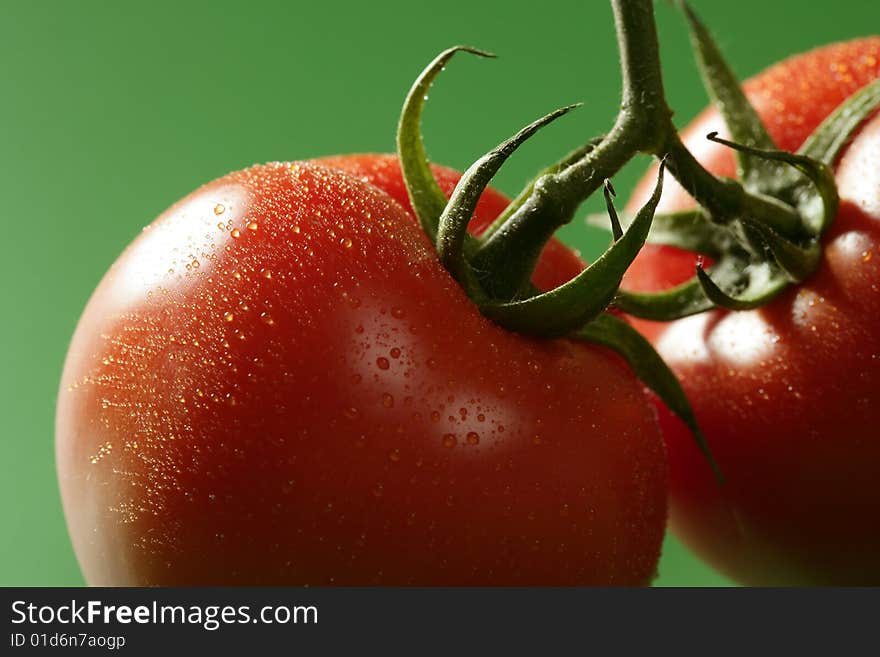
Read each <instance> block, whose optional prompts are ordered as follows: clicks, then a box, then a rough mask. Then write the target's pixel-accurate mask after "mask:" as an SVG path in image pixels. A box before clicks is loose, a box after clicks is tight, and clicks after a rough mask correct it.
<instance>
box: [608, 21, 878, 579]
mask: <svg viewBox="0 0 880 657" xmlns="http://www.w3.org/2000/svg"><path fill="white" fill-rule="evenodd" d="M878 76H880V38H878V37H873V38H869V39H863V40H858V41H852V42H848V43H843V44H838V45H833V46H828V47H825V48H821V49H819V50H815V51H813V52H810V53H807V54H805V55H801V56H798V57H795V58H793V59H790V60H788V61H785V62H782V63H781V64H778V65H776V66H774V67H773V68H771V69H769V70H768V71H767V72H765V73H763V74H761V75H759V76H758V77H756V78H754V79H753V80H751V81H750V82H748V83H747V84H746V85H745V88H746V90H747V92H748V95H749V98H750V99H751V100H752V102H753V103H754V105H755V107H756V108H757V110H758V113H759V115H760V116H761V118H762V120H763V121H764V123H765V124H766V125H767V128H768V129H769V131H770V133H771V134H772V136H773V137H774V139H775V140H776V142H777V143H778V145H779V146H780V147H781V148H784V149H788V150H796V149H797V148H798V147H799V146H800V144H801V143H802V142H803V141H804V139H805V138H806V137H807V135H808V134H809V133H810V132H811V131H812V130H813V129H814V128H815V127H816V126H817V125H818V124H819V123H820V122H821V121H822V119H823V118H825V117H826V116H827V115H828V114H829V113H830V112H831V110H832V109H833V108H835V107H836V106H837V105H838V104H840V103H841V102H842V101H843V100H844V99H845V98H846V97H847V96H849V95H850V94H852V93H853V92H854V91H856V90H857V89H858V88H860V87H861V86H863V85H864V84H866V83H867V82H869V81H871V80H874V79H876V78H877V77H878ZM713 130H718V131H719V132H720V133H721V134H724V133H725V131H724V127H723V123H722V122H721V120H720V118H719V117H718V115H717V114H716V113H715V112H714V111H711V110H710V111H707V112H706V113H704V114H703V115H702V116H700V117H699V118H698V119H697V120H696V121H695V122H694V123H693V124H692V125H691V126H690V127H689V128H688V130H687V131H686V133H685V134H686V140H685V141H686V143H687V145H688V146H689V148H691V149H692V151H693V152H694V154H695V155H696V156H697V158H698V159H699V160H700V161H701V162H702V163H703V164H704V165H705V166H706V167H708V168H709V169H710V170H711V171H713V172H715V173H717V174H720V175H728V176H732V175H734V164H733V157H732V155H731V152H730V151H729V150H727V149H726V148H724V147H721V146H719V145H717V144H714V143H712V142H709V141H707V140H706V139H705V135H706V133H708V132H711V131H713ZM653 180H654V178H653V174H649V175H648V176H647V177H646V178H645V180H644V181H643V183H642V190H643V192H642V198H644V190H645V189H647V188H648V187H649V186H650V185H652V184H653ZM837 182H838V186H839V191H840V195H841V198H842V206H841V210H840V212H839V214H838V216H837V218H836V219H835V221H834V224H833V225H832V227H831V229H830V230H829V232H828V234H827V235H826V237H825V239H824V256H823V262H822V265H821V267H820V269H819V271H818V272H817V273H816V274H815V275H814V276H813V277H812V278H810V279H809V280H808V281H807V282H806V283H805V284H803V285H800V286H799V287H798V288H797V289H793V290H791V291H790V292H789V293H787V294H784V295H783V296H781V297H780V298H778V299H777V300H775V301H774V302H772V303H771V304H770V305H768V306H766V307H764V308H761V309H759V310H755V311H749V312H736V313H728V312H721V311H715V312H711V313H707V314H703V315H699V316H695V317H691V318H687V319H682V320H679V321H676V322H673V323H672V324H671V325H669V326H668V328H665V329H658V327H659V326H660V325H657V324H653V323H650V322H637V323H638V325H639V327H640V328H642V329H644V330H645V332H646V333H647V334H648V335H649V336H650V337H652V338H653V340H654V342H655V346H656V347H657V349H658V351H659V352H660V353H661V355H662V356H663V357H664V358H665V359H666V361H667V363H669V365H670V366H671V367H672V369H673V370H674V371H675V372H676V374H678V376H679V378H680V379H681V381H682V384H683V386H684V388H685V391H686V392H687V394H688V396H689V397H690V400H691V403H692V404H693V405H694V408H695V410H696V414H697V418H698V420H699V422H700V425H701V426H702V428H703V430H704V432H705V434H706V436H707V439H708V442H709V444H710V446H711V449H712V452H713V454H714V455H715V458H716V459H717V460H718V462H719V464H720V466H721V469H722V471H723V472H724V474H725V476H726V478H727V484H726V486H724V487H723V488H720V489H719V488H718V487H717V486H716V484H715V482H714V480H713V479H712V475H711V473H710V472H709V471H708V469H707V468H706V466H705V462H704V460H703V459H702V458H701V457H700V455H699V454H698V453H697V451H696V450H695V449H694V447H693V444H692V440H691V439H690V437H689V436H688V435H687V431H686V429H685V428H684V426H683V425H681V424H680V423H679V422H678V421H677V420H676V419H675V418H674V417H672V416H671V415H670V414H669V413H668V412H665V411H661V416H662V424H663V426H664V433H665V435H666V439H667V447H668V450H669V453H670V479H671V523H672V527H673V529H674V530H675V531H676V533H677V534H678V535H679V536H680V537H681V538H682V539H683V540H684V541H685V542H686V543H687V544H688V545H690V546H691V547H692V548H693V549H694V550H695V551H696V552H697V553H698V554H699V555H701V556H702V557H703V558H705V559H706V560H707V561H709V562H710V563H712V564H713V565H715V566H716V567H717V568H718V569H719V570H721V571H722V572H724V573H726V574H727V575H729V576H730V577H732V578H734V579H736V580H739V581H741V582H744V583H747V584H819V585H822V584H880V483H878V482H880V441H878V440H877V437H878V435H880V430H878V427H880V332H878V326H880V250H878V246H880V117H875V118H874V119H873V120H872V121H871V122H870V123H869V124H868V125H866V126H865V127H864V128H863V129H862V130H861V133H860V134H859V135H858V136H857V137H856V138H855V140H854V141H853V142H852V144H851V145H850V146H849V148H848V150H847V151H846V153H845V154H844V155H843V158H842V160H841V161H840V163H839V165H838V167H837ZM640 201H641V199H640V198H638V197H637V198H635V199H634V200H633V206H638V205H639V204H640ZM691 204H692V201H691V200H690V199H689V198H688V196H687V195H686V194H685V193H684V192H683V191H682V190H681V188H680V187H678V186H677V185H676V186H673V187H670V188H667V190H666V191H665V193H664V195H663V200H662V202H661V211H664V210H665V211H670V210H675V209H682V208H684V207H688V206H690V205H691ZM694 263H695V256H694V255H693V254H689V253H685V252H683V251H679V250H677V249H674V248H671V247H654V246H650V247H647V248H646V249H645V250H644V251H643V252H642V253H641V254H640V256H639V258H638V259H637V260H636V262H635V264H634V265H633V268H632V269H631V270H630V272H629V273H628V276H627V279H626V280H625V283H624V286H625V287H631V288H635V289H641V290H657V289H662V288H664V287H668V286H670V285H673V284H676V283H680V282H682V281H683V280H685V279H687V278H689V277H691V276H693V273H694Z"/></svg>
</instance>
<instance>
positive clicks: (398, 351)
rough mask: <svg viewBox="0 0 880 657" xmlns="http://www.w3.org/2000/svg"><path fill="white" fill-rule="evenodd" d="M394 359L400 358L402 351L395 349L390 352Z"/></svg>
mask: <svg viewBox="0 0 880 657" xmlns="http://www.w3.org/2000/svg"><path fill="white" fill-rule="evenodd" d="M388 353H389V354H390V355H391V357H392V358H400V349H398V348H397V347H394V348H393V349H392V350H391V351H390V352H388Z"/></svg>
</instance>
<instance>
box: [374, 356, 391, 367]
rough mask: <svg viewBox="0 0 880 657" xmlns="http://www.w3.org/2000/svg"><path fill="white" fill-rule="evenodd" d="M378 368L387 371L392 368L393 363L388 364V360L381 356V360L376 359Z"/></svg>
mask: <svg viewBox="0 0 880 657" xmlns="http://www.w3.org/2000/svg"><path fill="white" fill-rule="evenodd" d="M376 366H377V367H378V368H379V369H380V370H387V369H388V368H389V367H391V363H390V362H388V359H387V358H385V357H384V356H379V358H377V359H376Z"/></svg>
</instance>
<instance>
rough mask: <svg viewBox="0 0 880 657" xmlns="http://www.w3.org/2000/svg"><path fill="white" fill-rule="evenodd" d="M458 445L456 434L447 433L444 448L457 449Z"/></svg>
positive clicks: (444, 438) (444, 436) (444, 437)
mask: <svg viewBox="0 0 880 657" xmlns="http://www.w3.org/2000/svg"><path fill="white" fill-rule="evenodd" d="M457 444H458V439H457V438H456V437H455V434H454V433H447V434H444V435H443V446H444V447H446V448H450V447H455V446H456V445H457Z"/></svg>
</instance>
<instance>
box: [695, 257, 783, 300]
mask: <svg viewBox="0 0 880 657" xmlns="http://www.w3.org/2000/svg"><path fill="white" fill-rule="evenodd" d="M696 278H697V281H698V282H699V284H700V287H701V288H702V289H703V293H704V294H705V295H706V297H707V298H708V299H709V300H710V301H711V302H712V303H713V304H714V305H715V306H717V307H719V308H726V309H727V310H752V309H754V308H760V307H761V306H763V305H766V304H767V303H769V302H770V301H771V300H772V299H774V298H775V297H776V296H778V295H779V294H780V293H781V292H782V291H783V290H785V288H786V287H788V285H789V284H790V280H789V279H788V276H786V275H785V273H784V272H783V271H782V270H780V269H779V268H778V267H776V266H774V265H772V264H770V263H768V262H760V263H744V262H742V261H741V260H740V259H739V258H736V257H733V256H726V257H724V258H722V259H721V260H720V261H719V262H718V263H716V264H715V266H713V267H712V269H711V275H710V273H709V272H707V271H706V270H705V269H703V266H702V264H701V263H698V264H697V275H696Z"/></svg>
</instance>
